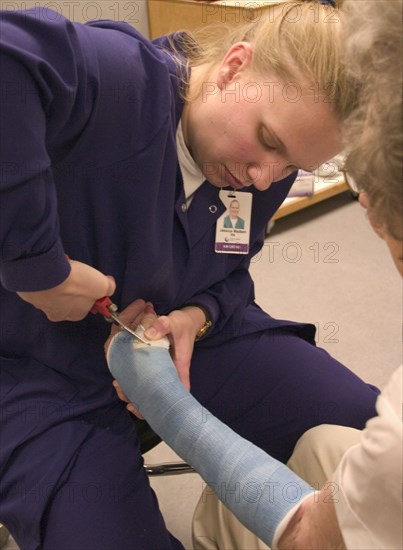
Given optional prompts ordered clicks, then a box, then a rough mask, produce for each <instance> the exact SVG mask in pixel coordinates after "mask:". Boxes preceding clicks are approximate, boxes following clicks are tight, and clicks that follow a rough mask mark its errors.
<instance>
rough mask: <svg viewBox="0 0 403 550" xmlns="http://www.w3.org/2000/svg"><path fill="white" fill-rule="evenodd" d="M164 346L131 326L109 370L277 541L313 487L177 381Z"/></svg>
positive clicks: (171, 441) (220, 492) (244, 515)
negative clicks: (139, 337)
mask: <svg viewBox="0 0 403 550" xmlns="http://www.w3.org/2000/svg"><path fill="white" fill-rule="evenodd" d="M160 342H161V341H160ZM153 344H154V343H153ZM156 344H157V346H158V343H156ZM167 347H168V345H167V346H166V348H165V349H164V348H163V347H154V346H153V347H151V346H145V347H138V344H137V343H135V342H134V341H133V337H131V336H130V335H129V334H128V333H119V334H118V335H117V336H115V338H114V339H113V340H112V342H111V344H110V347H109V350H108V358H107V359H108V364H109V368H110V370H111V373H112V375H113V376H114V377H115V378H116V380H117V381H118V382H119V384H120V386H121V388H122V389H123V391H124V392H125V393H126V395H127V397H128V398H129V400H130V401H131V402H132V403H134V404H135V405H136V407H137V408H138V409H139V411H140V413H141V414H142V415H143V416H144V418H145V419H146V420H147V422H149V424H150V425H151V427H152V429H153V430H154V431H155V432H156V433H158V434H159V435H160V436H161V437H162V438H163V439H164V441H166V443H167V444H168V445H169V446H170V447H172V449H174V450H175V452H177V453H178V454H179V455H180V456H181V457H182V458H183V459H184V460H185V461H187V462H188V463H189V464H191V465H192V466H193V467H194V468H195V469H196V470H197V471H198V472H199V473H200V475H201V476H202V477H203V478H204V480H205V481H206V482H207V483H208V484H209V485H210V486H211V488H212V489H213V490H214V491H215V493H216V494H217V496H218V497H219V498H220V499H221V500H222V501H223V502H224V504H225V505H226V506H228V508H230V509H231V510H232V512H234V514H235V515H236V516H237V517H238V518H239V520H240V521H241V522H242V523H244V525H245V526H246V527H248V528H249V529H250V530H251V531H253V532H254V533H255V534H256V535H257V536H258V537H260V538H261V539H262V540H263V541H264V542H266V543H267V544H268V545H269V546H270V547H272V548H275V547H276V545H277V542H278V540H279V538H280V536H281V534H282V533H283V531H284V529H285V527H286V525H287V524H288V521H289V520H290V519H291V518H292V516H293V515H294V513H295V511H296V510H297V509H298V508H299V505H300V503H301V501H302V500H303V499H304V498H305V497H308V496H309V495H310V494H311V493H312V492H313V489H312V488H311V487H310V486H309V485H308V484H306V483H305V482H304V481H303V480H302V479H300V478H299V477H298V476H296V475H295V474H294V473H293V472H291V470H289V469H288V468H287V467H286V466H285V465H284V464H282V463H280V462H278V461H277V460H275V459H273V458H272V457H270V456H269V455H267V454H266V453H265V452H263V451H262V450H261V449H259V448H258V447H256V446H255V445H253V444H252V443H250V442H248V441H246V440H245V439H243V438H241V437H240V436H238V435H237V434H236V433H235V432H233V431H232V430H231V429H230V428H229V427H228V426H226V425H225V424H223V423H222V422H220V421H219V420H218V419H217V418H215V417H214V416H212V415H211V414H210V413H209V412H208V411H207V410H206V409H205V408H204V407H202V406H201V404H200V403H199V402H198V401H196V399H195V398H194V397H193V396H192V395H191V394H190V393H188V392H187V391H186V389H185V388H184V386H183V385H182V384H181V383H180V382H179V379H178V376H177V372H176V369H175V367H174V365H173V363H172V360H171V358H170V355H169V351H168V349H167Z"/></svg>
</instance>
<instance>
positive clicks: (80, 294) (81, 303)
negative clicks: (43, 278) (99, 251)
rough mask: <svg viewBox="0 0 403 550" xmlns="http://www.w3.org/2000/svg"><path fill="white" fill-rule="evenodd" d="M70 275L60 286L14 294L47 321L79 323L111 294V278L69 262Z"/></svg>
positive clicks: (92, 269) (85, 266)
mask: <svg viewBox="0 0 403 550" xmlns="http://www.w3.org/2000/svg"><path fill="white" fill-rule="evenodd" d="M70 264H71V271H70V274H69V276H68V277H67V279H65V280H64V281H63V282H62V283H61V284H60V285H57V286H55V287H53V288H49V289H46V290H39V291H36V292H17V294H18V296H19V297H20V298H22V299H23V300H25V301H26V302H29V303H30V304H32V305H33V306H34V307H36V308H37V309H40V310H42V311H43V312H44V313H45V315H46V316H47V318H48V319H49V321H55V322H57V321H80V320H81V319H84V317H85V316H86V315H87V314H88V312H89V311H90V310H91V308H92V306H93V305H94V302H95V301H96V300H98V299H99V298H103V297H104V296H111V295H112V294H113V293H114V292H115V288H116V284H115V281H114V279H113V277H111V276H109V275H104V274H103V273H101V272H100V271H98V270H97V269H94V268H93V267H91V266H89V265H86V264H83V263H81V262H76V261H74V260H70Z"/></svg>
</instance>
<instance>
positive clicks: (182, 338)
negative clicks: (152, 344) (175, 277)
mask: <svg viewBox="0 0 403 550" xmlns="http://www.w3.org/2000/svg"><path fill="white" fill-rule="evenodd" d="M205 321H206V318H205V314H204V312H203V310H201V309H200V308H198V307H196V306H189V307H184V308H183V309H175V310H174V311H171V313H169V314H168V315H162V316H161V317H157V318H156V319H155V320H154V322H153V323H152V324H151V326H150V327H149V328H147V330H146V331H145V332H144V336H146V337H147V338H149V339H150V340H159V339H160V338H163V337H164V336H168V338H169V340H170V343H171V349H170V353H171V357H172V360H173V362H174V364H175V367H176V370H177V371H178V376H179V379H180V380H181V382H182V384H183V385H184V386H185V388H187V389H188V390H189V389H190V361H191V359H192V354H193V347H194V342H195V338H196V335H197V333H198V332H199V330H200V329H201V328H202V327H203V325H204V323H205Z"/></svg>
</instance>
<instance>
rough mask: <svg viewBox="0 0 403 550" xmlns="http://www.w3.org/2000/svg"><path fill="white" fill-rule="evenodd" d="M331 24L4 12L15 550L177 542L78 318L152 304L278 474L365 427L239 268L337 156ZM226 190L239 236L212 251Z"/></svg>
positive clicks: (341, 382) (336, 48)
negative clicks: (177, 26) (302, 448)
mask: <svg viewBox="0 0 403 550" xmlns="http://www.w3.org/2000/svg"><path fill="white" fill-rule="evenodd" d="M313 7H314V8H315V9H312V8H313ZM329 21H332V23H329ZM341 30H342V20H341V18H340V17H339V14H338V12H337V11H336V10H334V9H333V8H332V7H330V6H321V5H319V4H318V5H317V4H315V5H314V6H313V5H312V4H310V3H305V2H303V3H297V2H293V3H292V4H290V5H289V6H286V5H280V6H277V7H276V6H275V7H273V8H270V9H268V10H265V11H264V15H262V17H261V18H259V20H257V21H255V22H253V23H250V24H248V25H246V26H244V27H242V26H240V27H237V28H236V29H228V30H226V29H224V27H223V26H220V27H219V28H218V29H216V30H213V29H211V30H208V32H207V35H206V36H205V37H204V38H203V37H201V36H200V37H197V38H195V37H191V36H189V35H186V34H178V35H175V36H172V37H164V38H161V39H158V40H156V41H154V42H150V41H148V40H146V39H145V38H144V37H142V36H141V35H140V34H139V33H138V32H137V31H136V30H135V29H133V28H132V27H130V26H129V25H127V24H124V23H118V22H112V21H98V22H91V23H89V24H87V25H81V24H77V23H72V22H70V21H68V20H66V19H64V18H63V17H62V16H60V15H59V14H57V13H54V12H52V11H50V10H49V9H47V8H40V7H37V8H36V9H34V10H30V11H12V12H11V11H9V12H8V11H4V12H2V13H1V19H0V37H1V42H0V56H1V57H0V64H1V65H0V70H1V74H2V79H1V86H2V89H1V91H2V108H1V109H0V132H1V135H0V137H1V152H0V155H1V168H2V174H1V182H0V186H1V187H0V191H1V203H0V204H1V206H0V209H1V211H0V247H1V248H0V250H1V255H0V281H1V287H0V299H1V310H0V316H1V320H0V322H1V325H0V326H1V334H0V338H1V341H0V347H1V349H0V355H1V367H0V376H1V383H0V392H1V396H0V397H1V400H0V403H1V436H0V437H1V445H0V473H1V482H0V483H1V484H0V489H1V498H0V522H2V523H4V524H5V525H6V526H7V527H8V529H9V530H10V531H11V533H12V535H13V536H14V537H15V539H16V541H17V544H18V545H19V546H20V547H21V548H22V549H34V548H41V549H44V550H47V549H50V548H52V549H53V548H57V549H58V550H64V549H66V550H67V549H68V550H71V549H72V548H86V549H87V548H96V549H97V550H110V549H111V548H119V550H130V549H132V548H136V550H137V549H140V550H141V549H144V550H146V549H147V550H148V549H149V548H164V550H169V549H178V548H181V547H182V545H181V544H180V542H179V541H177V540H176V539H175V538H174V537H172V536H171V535H170V534H169V533H168V532H167V530H166V527H165V524H164V521H163V518H162V516H161V514H160V512H159V509H158V504H157V502H156V499H155V495H154V494H153V492H152V491H151V489H150V486H149V483H148V480H147V477H146V475H145V473H144V470H143V467H142V458H141V453H140V443H139V440H138V437H137V435H136V431H135V425H134V422H133V420H132V418H131V417H130V415H129V414H128V413H127V411H126V409H125V406H124V404H123V403H122V402H121V401H120V400H119V399H118V397H117V396H116V394H115V391H114V389H113V387H112V384H111V382H112V377H111V374H110V372H109V370H108V368H107V365H106V361H105V357H104V353H103V344H104V342H105V340H106V338H107V336H108V332H109V326H108V324H107V323H106V322H105V320H104V319H103V318H102V316H95V315H92V314H88V312H89V310H90V309H91V307H92V305H93V303H94V301H95V300H96V299H98V298H100V297H101V296H104V295H112V294H113V301H114V302H115V303H116V304H117V305H118V306H119V307H120V308H124V307H125V306H127V305H128V304H129V303H131V302H133V301H134V300H136V299H142V300H144V301H145V302H148V301H149V302H152V303H153V304H154V306H155V309H156V311H157V313H158V314H159V316H160V317H158V319H157V320H156V321H155V323H154V324H153V326H152V327H150V328H149V330H148V336H149V337H151V338H153V339H158V338H160V337H161V336H163V335H168V336H169V338H170V341H171V345H172V349H173V357H174V362H175V366H176V368H177V370H178V373H179V375H180V377H181V380H182V381H183V383H184V384H185V385H186V386H187V387H189V386H190V387H191V391H192V392H193V394H194V395H195V397H196V398H197V399H199V400H200V401H201V402H202V403H203V405H205V406H206V407H208V408H209V409H210V410H211V412H213V413H214V414H215V415H217V416H218V417H219V418H220V419H221V420H222V421H224V422H225V423H226V424H228V425H229V426H231V427H232V429H233V430H234V431H235V432H237V433H239V434H241V435H243V436H244V437H246V438H248V439H249V440H250V441H252V442H253V443H254V444H256V445H257V446H259V447H261V448H262V449H264V450H265V451H266V452H269V453H270V454H271V455H273V456H274V457H276V458H277V459H278V460H280V461H282V462H285V461H286V460H287V459H288V457H289V456H290V454H291V452H292V450H293V448H294V445H295V443H296V441H297V440H298V439H299V437H300V436H301V435H302V434H303V433H304V432H305V431H306V430H308V429H309V428H311V427H313V426H315V425H317V424H321V423H334V424H342V425H348V426H353V427H357V428H362V427H363V426H364V424H365V422H366V420H367V419H368V418H370V417H371V416H373V415H374V414H375V408H374V403H375V399H376V396H377V394H378V391H377V390H376V389H375V388H373V387H371V386H368V385H367V384H365V383H364V382H363V381H362V380H360V379H359V378H357V377H356V376H355V375H354V374H353V373H351V372H350V371H348V370H347V369H346V368H345V367H343V366H342V365H341V364H340V363H338V362H337V361H335V360H334V359H332V358H331V357H330V356H329V355H328V354H327V353H326V352H325V351H323V350H321V349H318V348H317V347H315V342H314V327H313V326H312V325H309V324H299V323H293V322H292V321H288V320H278V319H274V318H272V317H271V316H270V315H269V314H267V313H266V312H264V311H262V310H261V308H260V307H259V306H258V305H257V304H256V303H255V301H254V290H253V281H252V279H251V277H250V274H249V271H248V267H249V263H250V260H251V258H252V257H253V256H254V255H255V254H256V253H257V252H258V251H259V250H260V248H261V247H262V245H263V238H264V230H265V227H266V225H267V222H268V220H269V219H270V218H271V217H272V216H273V214H274V212H275V211H276V210H277V208H278V207H279V206H280V204H281V203H282V201H283V200H284V198H285V197H286V195H287V193H288V190H289V188H290V186H291V185H292V183H293V181H294V179H295V177H296V170H297V168H299V167H301V168H303V169H305V170H307V169H313V168H315V167H316V166H318V165H319V164H321V163H323V162H324V161H325V160H327V159H329V158H330V157H332V156H334V155H335V154H336V153H337V152H338V151H339V150H340V148H341V143H340V138H339V129H340V123H341V121H342V120H343V119H344V118H345V117H346V116H347V115H348V114H349V112H350V111H351V108H352V106H353V105H354V102H355V87H354V86H353V85H352V83H351V82H350V79H349V77H348V76H347V75H346V73H345V71H344V67H343V64H342V61H341V58H340V53H339V52H340V49H341V41H342V38H341ZM228 194H231V195H235V196H236V197H239V198H241V199H242V200H241V203H242V205H243V209H242V212H243V217H246V215H247V216H248V226H249V230H248V234H247V238H245V240H242V242H238V241H237V242H231V243H224V244H226V245H227V247H224V246H222V247H218V248H219V250H218V251H217V247H216V241H217V239H216V227H217V222H218V220H219V219H220V217H221V216H222V215H223V214H224V212H225V210H226V207H225V203H226V201H227V199H228V197H227V195H228ZM244 205H245V208H244ZM246 206H248V209H249V210H248V212H246V210H247V209H246ZM228 245H231V246H228ZM145 302H141V304H143V305H145ZM33 306H34V307H33ZM142 307H143V306H142ZM70 321H75V322H70ZM153 331H154V334H152V332H153ZM329 396H331V400H332V402H336V403H337V404H338V407H337V408H332V409H329V407H328V406H327V404H328V402H329Z"/></svg>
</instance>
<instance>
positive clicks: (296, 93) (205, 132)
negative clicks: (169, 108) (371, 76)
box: [183, 42, 341, 191]
mask: <svg viewBox="0 0 403 550" xmlns="http://www.w3.org/2000/svg"><path fill="white" fill-rule="evenodd" d="M251 55H252V49H251V46H250V44H248V43H244V42H241V43H239V44H236V45H234V46H233V47H232V48H231V49H230V50H229V51H228V53H227V55H226V57H225V58H224V60H223V62H222V64H221V65H220V67H219V68H218V69H217V70H216V72H215V73H214V75H213V76H212V78H211V82H206V83H204V84H203V90H202V94H201V95H200V97H199V98H198V99H197V100H196V101H195V102H194V103H192V104H190V105H188V106H187V107H186V108H185V112H184V117H183V129H184V136H185V141H186V143H187V145H188V147H189V149H190V151H191V154H192V156H193V158H194V160H195V161H196V163H197V164H198V165H199V167H200V168H201V170H202V172H203V174H204V176H205V177H206V179H207V180H208V181H209V182H210V183H212V184H213V185H215V186H217V187H225V186H231V187H233V188H234V189H242V188H244V187H249V186H251V185H254V186H255V187H256V188H257V189H259V190H261V191H264V190H266V189H268V188H269V187H270V185H271V184H272V183H273V182H275V181H278V180H281V179H283V178H284V177H286V176H287V175H289V174H290V173H292V172H294V171H295V170H297V169H298V168H302V169H304V170H307V171H312V170H314V169H315V168H317V167H318V166H319V165H320V164H323V163H324V162H325V161H327V160H329V159H330V158H332V157H333V156H334V155H335V154H337V153H338V152H339V151H340V150H341V144H340V141H339V122H338V120H337V117H336V115H335V114H334V113H333V112H332V110H331V107H332V103H326V102H325V98H324V97H323V96H318V94H317V93H315V90H314V88H313V87H312V88H311V89H309V85H307V86H306V88H302V87H301V85H299V84H291V83H284V82H281V81H280V80H279V79H278V78H277V77H275V76H270V75H267V77H266V78H264V79H263V78H262V77H256V76H255V75H251V73H250V71H249V70H248V67H249V65H250V59H251ZM195 71H196V72H195V76H196V78H197V69H196V70H195ZM191 85H192V80H191Z"/></svg>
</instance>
